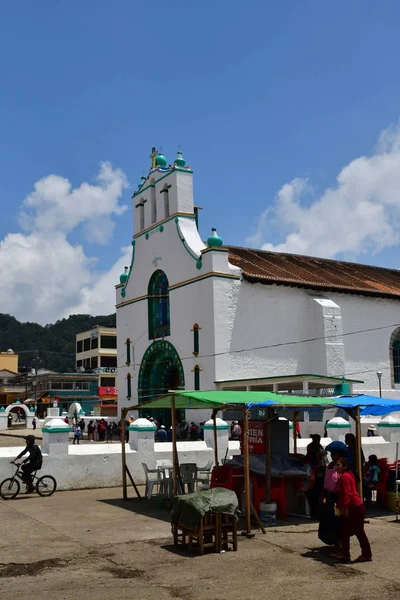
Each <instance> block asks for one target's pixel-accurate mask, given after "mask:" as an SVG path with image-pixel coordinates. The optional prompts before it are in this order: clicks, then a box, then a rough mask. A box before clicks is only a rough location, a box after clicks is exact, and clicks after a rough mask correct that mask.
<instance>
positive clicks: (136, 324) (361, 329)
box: [116, 148, 400, 422]
mask: <svg viewBox="0 0 400 600" xmlns="http://www.w3.org/2000/svg"><path fill="white" fill-rule="evenodd" d="M151 161H152V165H151V169H150V171H149V173H148V175H147V177H142V180H141V183H140V185H139V187H138V189H137V190H135V192H134V194H133V212H134V235H133V241H132V259H131V264H130V266H129V267H126V268H125V273H123V274H122V275H121V277H120V283H119V284H118V285H117V286H116V308H117V339H118V367H119V370H118V393H119V398H118V404H119V410H120V409H121V408H122V407H129V406H134V405H136V404H138V403H140V402H145V401H146V400H149V399H151V398H154V397H156V396H158V395H161V394H164V393H166V392H167V391H168V390H170V389H187V390H193V389H196V390H214V389H232V390H258V391H261V390H271V391H282V392H293V393H304V394H316V395H323V394H331V393H333V392H334V391H335V392H336V393H345V392H347V391H350V392H352V393H357V392H362V393H371V394H374V395H378V394H379V391H380V390H381V393H382V396H386V397H392V398H399V399H400V272H399V271H397V270H394V269H385V268H379V267H373V266H366V265H360V264H355V263H348V262H341V261H336V260H329V259H325V258H314V257H308V256H298V255H293V254H285V253H276V252H268V251H262V250H256V249H252V248H241V247H236V246H225V245H224V244H223V241H222V239H221V238H220V237H219V236H218V235H217V232H216V230H215V229H213V231H212V232H211V235H210V237H209V238H208V239H207V240H206V241H204V240H202V238H201V237H200V234H199V230H198V209H197V207H196V206H195V204H194V198H193V171H192V170H191V168H190V167H189V166H188V165H187V164H186V161H185V160H184V158H183V156H182V153H181V152H178V155H177V157H176V158H175V161H174V162H173V164H168V162H167V160H166V158H165V156H164V155H162V154H159V153H158V152H157V151H156V150H155V149H154V148H153V152H152V155H151ZM221 233H222V232H221ZM191 412H192V411H188V413H191ZM187 419H188V420H192V419H193V420H195V421H196V422H198V421H199V420H201V419H200V416H199V414H198V411H196V412H193V414H187Z"/></svg>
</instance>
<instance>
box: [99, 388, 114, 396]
mask: <svg viewBox="0 0 400 600" xmlns="http://www.w3.org/2000/svg"><path fill="white" fill-rule="evenodd" d="M97 395H98V396H118V390H117V388H116V387H110V386H99V387H98V388H97Z"/></svg>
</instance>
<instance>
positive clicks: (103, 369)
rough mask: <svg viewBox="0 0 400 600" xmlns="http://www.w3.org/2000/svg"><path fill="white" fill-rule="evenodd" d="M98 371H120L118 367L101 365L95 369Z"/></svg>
mask: <svg viewBox="0 0 400 600" xmlns="http://www.w3.org/2000/svg"><path fill="white" fill-rule="evenodd" d="M94 371H95V372H96V373H118V369H117V367H99V368H98V369H94Z"/></svg>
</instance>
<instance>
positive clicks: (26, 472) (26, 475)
mask: <svg viewBox="0 0 400 600" xmlns="http://www.w3.org/2000/svg"><path fill="white" fill-rule="evenodd" d="M37 469H38V467H36V466H35V465H30V464H29V463H27V464H26V465H22V467H21V471H22V480H23V481H24V483H26V485H27V486H28V487H29V488H31V487H32V476H31V474H32V473H34V472H35V471H37Z"/></svg>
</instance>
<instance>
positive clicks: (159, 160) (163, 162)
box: [156, 154, 167, 167]
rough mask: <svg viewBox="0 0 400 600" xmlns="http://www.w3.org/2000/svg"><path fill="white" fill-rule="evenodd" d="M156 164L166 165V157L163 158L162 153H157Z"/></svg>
mask: <svg viewBox="0 0 400 600" xmlns="http://www.w3.org/2000/svg"><path fill="white" fill-rule="evenodd" d="M156 166H157V167H166V166H167V159H166V158H165V156H164V154H157V156H156Z"/></svg>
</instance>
